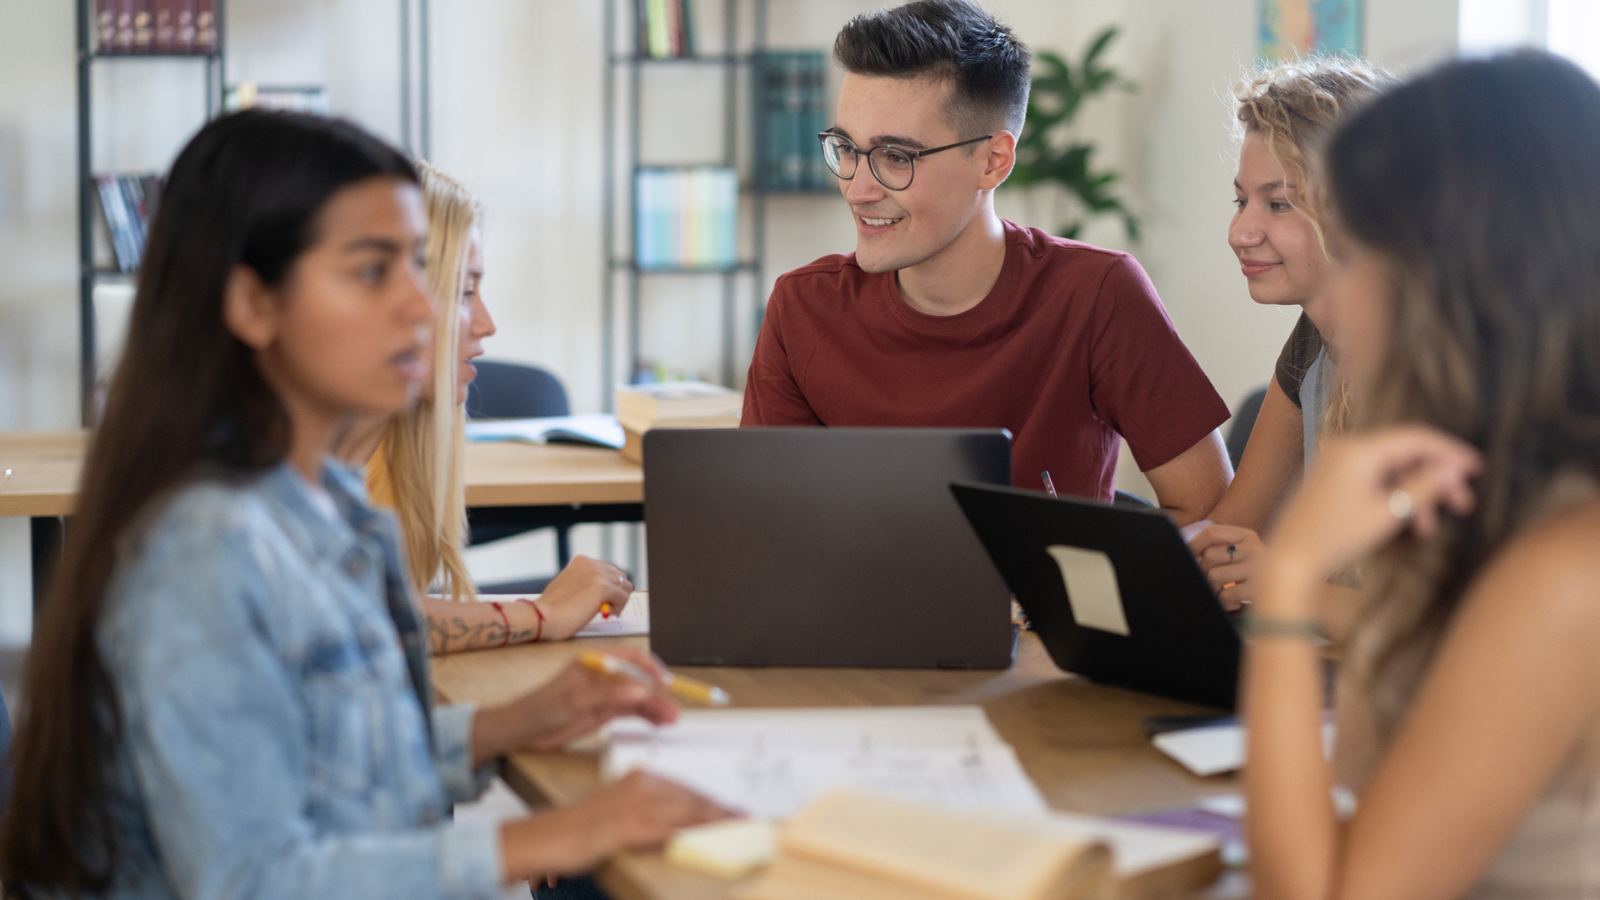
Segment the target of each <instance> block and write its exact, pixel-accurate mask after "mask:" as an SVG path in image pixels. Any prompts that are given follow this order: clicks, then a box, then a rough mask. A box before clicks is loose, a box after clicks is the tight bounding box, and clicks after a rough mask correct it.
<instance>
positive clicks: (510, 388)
mask: <svg viewBox="0 0 1600 900" xmlns="http://www.w3.org/2000/svg"><path fill="white" fill-rule="evenodd" d="M475 365H476V366H477V367H478V377H477V378H475V379H473V381H472V384H471V385H470V386H469V387H468V388H467V418H469V419H531V418H538V417H542V416H567V415H571V414H572V408H571V407H570V406H569V405H568V404H567V389H566V388H564V387H562V386H561V379H559V378H557V377H556V376H554V375H552V374H550V373H549V372H546V371H545V370H544V369H541V368H539V367H538V366H526V365H522V364H521V363H506V362H491V361H489V360H478V361H477V363H475Z"/></svg>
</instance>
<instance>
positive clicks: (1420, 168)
mask: <svg viewBox="0 0 1600 900" xmlns="http://www.w3.org/2000/svg"><path fill="white" fill-rule="evenodd" d="M1597 147H1600V85H1596V84H1595V83H1594V82H1593V81H1592V80H1591V79H1590V78H1589V77H1588V76H1586V75H1585V74H1584V73H1583V72H1582V71H1580V70H1579V69H1578V68H1577V67H1575V66H1573V65H1572V64H1570V63H1567V62H1564V61H1561V60H1558V59H1556V58H1555V57H1552V56H1549V55H1546V54H1534V53H1526V54H1517V55H1511V56H1504V57H1497V58H1492V59H1487V60H1474V61H1462V62H1455V63H1451V64H1448V65H1445V66H1443V67H1441V68H1439V69H1437V70H1435V71H1433V72H1431V73H1429V74H1427V75H1425V76H1423V77H1420V78H1417V79H1415V80H1413V81H1411V82H1409V83H1407V84H1405V85H1403V86H1401V87H1398V88H1396V89H1394V90H1391V91H1389V92H1387V93H1386V94H1384V95H1383V96H1381V97H1380V98H1378V99H1377V100H1375V101H1374V102H1373V103H1372V104H1371V105H1369V106H1368V107H1367V108H1365V109H1364V110H1362V111H1361V112H1359V113H1358V114H1356V115H1355V116H1354V117H1353V118H1352V119H1350V120H1349V121H1348V122H1346V123H1345V124H1344V125H1343V126H1342V127H1341V128H1340V129H1339V130H1338V132H1337V133H1336V134H1335V135H1334V136H1333V138H1332V140H1331V143H1330V144H1329V147H1328V149H1327V151H1326V158H1325V169H1324V170H1325V172H1326V178H1327V183H1328V188H1329V192H1330V208H1331V211H1332V213H1333V216H1332V221H1331V223H1330V227H1329V228H1328V248H1329V251H1330V255H1331V257H1332V260H1333V263H1332V266H1331V268H1330V271H1329V275H1328V286H1327V287H1328V291H1329V297H1328V299H1329V302H1330V303H1331V304H1332V305H1333V309H1334V316H1335V317H1336V319H1337V321H1338V330H1339V341H1340V349H1341V358H1340V361H1339V365H1340V369H1341V372H1342V373H1343V376H1344V377H1345V378H1347V379H1348V384H1349V386H1350V390H1351V391H1352V393H1353V395H1354V399H1355V404H1354V407H1355V410H1356V423H1355V430H1354V433H1353V434H1351V435H1350V436H1348V437H1345V438H1342V439H1339V440H1335V441H1331V442H1329V443H1327V444H1326V445H1325V447H1324V448H1323V451H1322V453H1321V454H1320V456H1319V458H1318V459H1317V461H1316V462H1315V463H1314V464H1313V466H1312V469H1311V471H1310V474H1309V475H1308V477H1307V479H1306V483H1305V486H1304V488H1303V489H1302V491H1301V492H1300V494H1299V496H1298V498H1297V499H1295V500H1294V501H1293V503H1292V504H1291V506H1290V507H1289V508H1288V509H1287V510H1286V512H1285V514H1284V517H1283V520H1282V523H1281V525H1280V526H1279V529H1278V532H1277V534H1276V536H1275V538H1274V540H1273V542H1272V544H1271V546H1270V547H1269V548H1268V551H1267V555H1266V559H1265V562H1264V564H1263V567H1262V570H1261V574H1260V576H1259V577H1260V582H1261V583H1260V586H1259V590H1258V593H1257V599H1256V602H1255V611H1254V614H1253V616H1252V618H1250V619H1249V620H1247V623H1246V628H1245V631H1246V633H1247V634H1248V635H1249V636H1250V643H1249V649H1248V652H1247V656H1246V664H1245V678H1244V682H1243V689H1242V690H1243V694H1242V704H1243V708H1244V712H1245V718H1246V721H1247V724H1248V733H1249V739H1248V740H1249V747H1248V750H1249V766H1248V767H1247V769H1246V777H1245V783H1246V793H1247V795H1248V805H1249V838H1250V849H1251V858H1252V868H1253V875H1254V887H1255V891H1256V895H1257V896H1258V897H1261V898H1264V900H1279V898H1295V900H1300V898H1303V900H1328V898H1342V897H1352V898H1356V897H1359V898H1362V900H1383V898H1389V897H1394V898H1401V897H1404V898H1408V900H1429V898H1437V900H1445V898H1456V897H1463V896H1470V897H1475V898H1513V897H1515V898H1522V900H1529V898H1555V897H1585V896H1593V895H1595V894H1596V893H1597V892H1600V791H1597V790H1596V787H1597V786H1600V589H1597V588H1596V585H1600V555H1597V554H1596V553H1595V548H1596V547H1600V166H1597V165H1596V148H1597ZM1356 561H1364V562H1365V564H1366V565H1365V570H1366V573H1367V577H1366V582H1367V583H1366V587H1365V598H1364V603H1363V605H1362V606H1361V608H1360V610H1359V612H1358V613H1357V615H1356V617H1355V619H1354V622H1353V629H1352V632H1351V635H1350V638H1349V641H1348V643H1347V646H1346V651H1345V653H1344V654H1343V661H1342V664H1341V670H1340V685H1339V691H1338V701H1337V706H1338V746H1337V748H1336V750H1335V755H1334V762H1333V764H1332V765H1331V766H1330V764H1329V763H1328V762H1326V761H1325V760H1324V758H1323V750H1322V741H1321V731H1322V706H1323V683H1322V673H1323V661H1322V659H1321V655H1320V653H1319V651H1318V648H1317V646H1316V644H1315V641H1314V637H1315V630H1316V629H1315V627H1314V622H1313V620H1312V618H1311V616H1312V612H1313V610H1314V608H1315V605H1316V603H1317V599H1318V596H1319V595H1320V594H1321V593H1322V591H1323V590H1324V588H1325V584H1324V580H1325V579H1326V578H1327V577H1328V573H1330V572H1331V571H1334V570H1335V569H1337V568H1339V567H1341V566H1344V565H1347V564H1350V563H1352V562H1356ZM1336 783H1342V784H1344V785H1345V786H1347V787H1349V788H1350V789H1352V790H1353V791H1354V792H1355V793H1356V795H1357V798H1358V806H1357V809H1356V812H1355V814H1354V816H1353V817H1352V818H1350V819H1348V820H1347V821H1341V820H1340V819H1339V817H1338V816H1337V815H1336V814H1335V811H1334V805H1333V803H1332V801H1331V799H1330V789H1331V788H1332V786H1333V785H1334V784H1336Z"/></svg>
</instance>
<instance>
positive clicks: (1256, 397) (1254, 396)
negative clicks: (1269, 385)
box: [1227, 388, 1267, 472]
mask: <svg viewBox="0 0 1600 900" xmlns="http://www.w3.org/2000/svg"><path fill="white" fill-rule="evenodd" d="M1266 399H1267V389H1266V388H1257V389H1255V390H1253V391H1251V392H1250V394H1249V395H1248V396H1246V397H1245V398H1244V400H1242V401H1241V402H1240V403H1239V411H1238V412H1236V413H1234V414H1233V421H1232V422H1230V423H1228V439H1227V444H1228V459H1229V460H1230V461H1232V463H1233V469H1234V471H1236V472H1237V471H1238V470H1239V460H1241V459H1244V445H1245V444H1248V443H1250V430H1251V429H1253V428H1255V427H1256V416H1258V415H1260V414H1261V404H1262V402H1264V401H1265V400H1266Z"/></svg>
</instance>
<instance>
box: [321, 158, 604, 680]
mask: <svg viewBox="0 0 1600 900" xmlns="http://www.w3.org/2000/svg"><path fill="white" fill-rule="evenodd" d="M417 168H418V170H419V171H420V172H421V175H422V191H423V198H424V201H425V203H426V206H427V212H428V246H427V265H426V268H427V278H428V282H429V286H430V288H431V289H432V292H433V295H434V297H435V302H436V309H435V313H434V326H433V334H434V338H433V345H432V354H431V356H432V371H431V373H430V374H429V377H428V378H427V379H426V380H425V381H424V384H423V390H422V397H421V399H420V400H419V401H418V402H417V404H416V405H415V406H414V407H412V408H411V409H410V410H408V411H406V412H403V413H400V414H398V415H395V416H392V417H390V418H388V419H386V420H380V421H375V422H367V423H363V424H361V425H359V426H357V427H356V428H353V429H352V430H351V433H350V435H349V437H347V438H346V439H345V441H343V442H342V444H341V446H340V455H341V456H342V457H344V458H345V459H346V460H349V461H351V462H356V463H360V462H365V463H366V464H367V489H368V491H369V492H370V493H371V495H372V500H373V502H374V503H375V504H377V505H379V506H387V507H391V508H392V509H393V510H394V511H395V514H396V516H397V517H398V518H399V520H400V529H401V534H402V536H403V538H404V541H405V549H406V560H407V564H408V566H409V567H410V574H411V580H412V583H413V584H414V585H415V586H416V588H417V592H418V593H419V594H421V595H422V597H423V611H424V612H425V613H427V616H428V625H429V633H430V643H431V645H432V647H433V652H434V653H454V652H457V651H461V650H472V649H476V648H479V647H501V646H505V645H507V644H517V643H525V642H528V641H536V640H563V639H565V638H569V637H571V636H572V635H573V634H574V633H576V632H577V631H578V629H580V628H582V627H583V626H584V624H585V623H587V622H588V621H589V620H590V619H592V618H593V617H594V615H595V613H596V612H598V611H599V609H600V606H601V604H602V603H610V604H611V606H612V608H613V609H616V610H621V609H622V608H623V607H624V606H625V605H626V604H627V602H628V595H629V594H630V593H631V592H632V590H633V585H632V583H631V582H629V580H628V578H627V575H626V574H625V573H624V572H623V571H622V570H621V569H619V568H617V567H616V566H614V565H612V564H610V563H607V562H602V561H600V560H596V559H591V558H589V557H586V556H577V557H574V558H573V560H572V561H571V562H570V563H568V565H567V567H566V568H565V569H563V570H562V571H561V573H560V574H559V575H557V576H556V577H555V578H554V579H553V580H552V581H551V582H550V585H549V586H548V587H547V588H546V590H545V592H544V593H543V594H541V595H540V596H539V597H538V598H537V599H535V598H523V599H520V600H518V601H516V602H511V603H494V604H491V603H480V602H476V601H477V600H478V593H477V589H476V587H474V585H473V583H472V577H471V576H470V575H469V574H468V572H467V567H466V561H465V560H464V559H463V556H462V548H463V547H465V546H466V534H467V505H466V488H465V484H464V479H463V473H462V448H463V446H464V444H465V439H464V437H463V433H462V428H463V422H462V420H463V412H462V406H463V404H464V403H466V399H467V386H468V385H469V384H470V383H471V382H472V379H473V378H474V377H475V376H476V375H477V370H476V369H475V368H474V367H473V365H472V360H473V359H475V358H477V357H479V356H482V355H483V341H484V339H485V338H487V337H489V336H490V335H493V334H494V333H495V325H494V319H493V318H492V317H491V316H490V315H489V310H488V307H486V306H485V305H484V302H483V295H482V293H481V292H480V289H479V288H480V283H481V282H482V280H483V233H482V222H483V208H482V206H481V204H479V203H478V201H477V200H476V199H475V198H474V197H473V196H472V194H471V193H469V192H468V191H467V189H466V188H464V187H462V186H461V184H459V183H458V182H456V181H455V180H454V179H452V178H450V177H449V176H447V175H445V174H444V173H442V172H440V171H439V170H438V169H435V168H434V167H432V166H430V165H428V164H427V163H419V164H418V165H417ZM441 397H443V398H447V399H446V402H442V403H441V402H440V401H439V398H441Z"/></svg>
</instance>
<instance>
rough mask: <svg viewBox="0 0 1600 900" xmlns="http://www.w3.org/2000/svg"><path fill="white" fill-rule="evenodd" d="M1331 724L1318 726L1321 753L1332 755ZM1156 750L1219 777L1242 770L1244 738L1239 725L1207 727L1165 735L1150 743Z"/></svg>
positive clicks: (1203, 772)
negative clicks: (1319, 727) (1320, 730)
mask: <svg viewBox="0 0 1600 900" xmlns="http://www.w3.org/2000/svg"><path fill="white" fill-rule="evenodd" d="M1333 736H1334V732H1333V722H1332V721H1331V720H1329V721H1324V722H1323V724H1322V752H1323V754H1324V755H1331V754H1332V753H1333ZM1150 741H1151V743H1153V744H1155V745H1156V749H1158V750H1160V751H1161V752H1162V753H1165V754H1166V755H1168V756H1170V757H1172V758H1173V759H1175V760H1177V761H1178V762H1179V763H1181V764H1182V765H1183V767H1184V768H1186V769H1188V770H1189V771H1191V772H1193V773H1194V774H1196V775H1220V774H1222V773H1223V772H1233V771H1236V770H1238V769H1242V768H1244V761H1245V750H1244V748H1245V735H1244V726H1242V725H1207V726H1205V727H1203V728H1186V729H1184V730H1183V731H1168V732H1164V733H1162V734H1158V735H1156V736H1155V737H1153V738H1151V739H1150Z"/></svg>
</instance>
